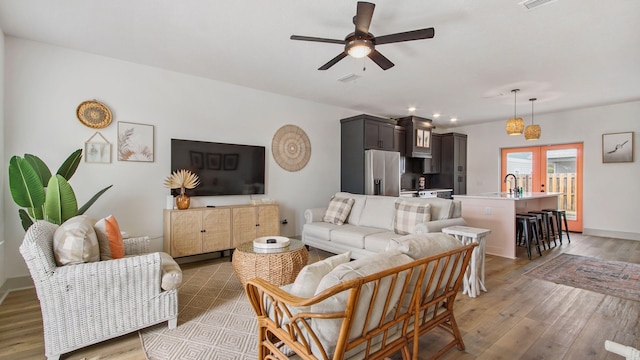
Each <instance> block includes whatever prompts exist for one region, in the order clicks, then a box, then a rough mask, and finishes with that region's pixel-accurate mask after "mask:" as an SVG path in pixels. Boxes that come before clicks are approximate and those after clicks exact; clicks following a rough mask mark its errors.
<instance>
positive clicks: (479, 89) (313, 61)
mask: <svg viewBox="0 0 640 360" xmlns="http://www.w3.org/2000/svg"><path fill="white" fill-rule="evenodd" d="M373 1H374V2H376V8H375V12H374V15H373V20H372V24H371V27H370V32H371V33H373V34H374V35H378V36H380V35H386V34H390V33H396V32H403V31H408V30H414V29H421V28H426V27H434V28H435V34H436V35H435V37H434V38H433V39H429V40H418V41H411V42H404V43H396V44H385V45H379V46H378V47H376V49H377V50H378V51H380V52H381V53H382V54H384V55H385V56H386V57H387V58H389V59H390V60H391V61H392V62H394V63H395V65H396V66H395V67H393V68H391V69H389V70H387V71H382V70H381V69H380V68H378V67H377V65H375V64H374V63H373V62H372V61H371V60H369V59H365V60H364V61H363V60H362V59H353V58H350V57H347V58H345V59H343V60H342V61H340V62H339V63H338V64H337V65H335V66H333V67H332V68H331V69H329V70H327V71H318V70H316V69H317V68H318V67H320V66H321V65H323V64H324V63H326V62H327V61H329V60H330V59H332V58H333V57H334V56H336V55H337V54H338V53H340V52H341V51H342V47H341V45H336V44H326V43H316V42H305V41H293V40H290V39H289V36H290V35H292V34H296V35H306V36H316V37H326V38H334V39H343V38H344V37H345V36H346V35H347V34H348V33H350V32H352V31H353V27H354V26H353V23H352V17H353V16H354V15H355V9H356V0H350V1H346V0H325V1H308V0H307V1H303V0H278V1H264V0H243V1H221V0H218V1H214V0H183V1H175V0H174V1H171V0H108V1H104V0H55V1H53V0H0V28H2V30H3V31H4V33H5V34H6V35H10V36H15V37H19V38H25V39H31V40H35V41H41V42H44V43H50V44H54V45H58V46H62V47H67V48H71V49H77V50H81V51H85V52H89V53H94V54H99V55H104V56H108V57H112V58H117V59H122V60H126V61H131V62H135V63H140V64H147V65H151V66H156V67H160V68H164V69H170V70H174V71H178V72H182V73H187V74H193V75H196V76H201V77H206V78H210V79H215V80H219V81H223V82H228V83H233V84H238V85H242V86H246V87H251V88H255V89H260V90H264V91H269V92H273V93H279V94H283V95H288V96H293V97H298V98H303V99H308V100H312V101H316V102H320V103H325V104H329V105H335V106H340V107H344V108H349V109H353V110H355V111H358V112H362V113H368V114H374V115H380V116H390V117H398V116H405V115H408V114H409V113H408V110H407V108H408V107H409V106H415V107H416V108H417V110H416V112H415V114H416V115H418V116H424V117H429V118H431V115H432V114H433V113H434V112H440V113H442V117H441V118H440V119H437V120H435V123H436V125H438V124H440V125H451V124H449V118H450V117H457V118H458V119H459V120H458V123H457V125H466V124H471V123H474V122H485V121H494V120H500V119H506V118H508V117H509V116H511V115H512V114H513V94H512V93H511V92H510V90H511V89H514V88H519V89H521V92H520V93H518V115H519V116H522V117H524V118H525V120H527V121H528V119H529V117H530V114H531V105H530V102H529V101H528V99H529V98H531V97H536V98H538V101H537V102H536V103H535V110H536V111H535V113H536V114H543V113H552V112H557V111H563V110H569V109H576V108H582V107H589V106H598V105H605V104H614V103H620V102H627V101H635V100H640V40H638V34H640V1H638V0H614V1H602V0H558V1H557V2H552V3H550V4H547V5H544V6H541V7H538V8H535V9H533V10H527V9H525V8H524V7H523V6H522V5H520V4H519V1H517V0H482V1H480V0H475V1H474V0H439V1H424V0H395V1H392V0H378V1H375V0H373ZM363 67H366V70H365V71H363ZM351 73H354V74H356V75H358V76H361V78H359V79H357V80H356V81H355V82H348V83H342V82H339V81H337V79H339V78H341V77H343V76H345V75H348V74H351ZM327 120H335V119H327Z"/></svg>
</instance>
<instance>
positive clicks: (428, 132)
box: [398, 116, 434, 158]
mask: <svg viewBox="0 0 640 360" xmlns="http://www.w3.org/2000/svg"><path fill="white" fill-rule="evenodd" d="M398 125H400V126H402V127H404V129H405V131H406V144H405V155H406V156H407V157H413V158H430V157H431V152H432V130H433V129H434V126H433V125H432V123H431V120H430V119H426V118H421V117H417V116H407V117H403V118H400V119H398Z"/></svg>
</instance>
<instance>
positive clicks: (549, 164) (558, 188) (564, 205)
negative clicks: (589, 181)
mask: <svg viewBox="0 0 640 360" xmlns="http://www.w3.org/2000/svg"><path fill="white" fill-rule="evenodd" d="M543 152H544V155H543V158H544V167H545V168H546V177H545V180H544V183H546V191H549V192H561V193H563V195H562V196H559V197H558V209H562V210H565V212H566V215H567V222H568V225H569V229H570V230H571V231H578V232H579V231H582V214H581V211H582V190H581V189H582V144H567V145H554V146H547V147H544V148H543Z"/></svg>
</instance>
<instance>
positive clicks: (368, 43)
mask: <svg viewBox="0 0 640 360" xmlns="http://www.w3.org/2000/svg"><path fill="white" fill-rule="evenodd" d="M375 6H376V5H375V4H372V3H369V2H364V1H358V6H357V8H356V16H354V17H353V24H354V25H355V32H353V33H351V34H349V35H347V36H346V37H345V38H344V40H337V39H325V38H318V37H311V36H300V35H291V40H302V41H315V42H323V43H330V44H342V45H344V50H343V51H342V52H341V53H340V54H338V55H337V56H336V57H334V58H333V59H331V60H329V62H327V63H326V64H324V65H322V66H321V67H319V68H318V70H327V69H329V68H330V67H332V66H333V65H335V64H336V63H338V61H340V60H342V59H344V58H345V57H346V56H347V55H349V56H352V57H354V58H363V57H365V56H367V57H369V59H371V61H373V62H374V63H376V64H377V65H378V66H379V67H380V68H381V69H382V70H388V69H390V68H392V67H393V66H394V64H393V63H392V62H391V61H390V60H389V59H387V58H386V57H385V56H384V55H382V54H381V53H380V52H379V51H377V50H376V45H382V44H391V43H397V42H403V41H412V40H422V39H431V38H433V37H434V36H435V31H434V29H433V28H426V29H420V30H412V31H406V32H401V33H395V34H389V35H384V36H378V37H376V36H373V34H371V33H370V32H369V25H371V19H372V18H373V10H374V8H375Z"/></svg>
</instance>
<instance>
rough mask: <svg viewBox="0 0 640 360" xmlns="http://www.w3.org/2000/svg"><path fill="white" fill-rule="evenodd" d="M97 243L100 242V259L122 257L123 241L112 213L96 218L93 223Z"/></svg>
mask: <svg viewBox="0 0 640 360" xmlns="http://www.w3.org/2000/svg"><path fill="white" fill-rule="evenodd" d="M94 228H95V230H96V234H97V235H98V243H99V244H100V260H113V259H120V258H123V257H124V241H122V233H121V232H120V226H119V225H118V222H117V221H116V218H115V217H113V215H109V216H107V217H106V218H104V219H100V220H98V222H97V223H96V225H95V227H94Z"/></svg>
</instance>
